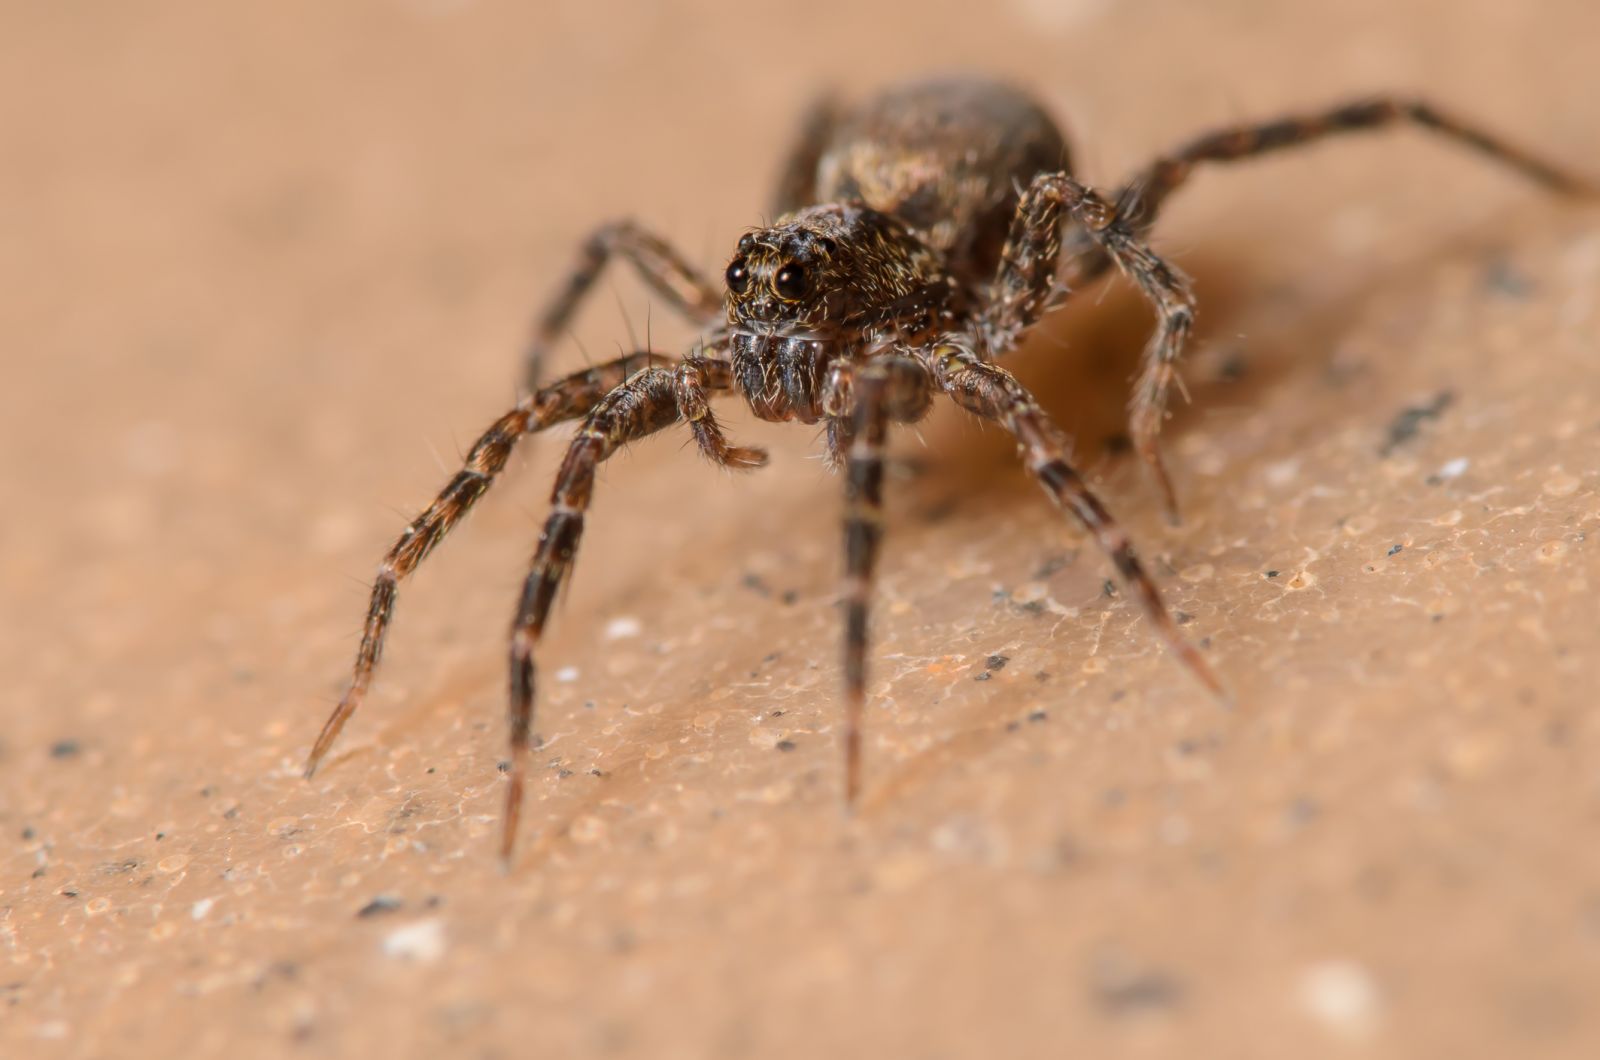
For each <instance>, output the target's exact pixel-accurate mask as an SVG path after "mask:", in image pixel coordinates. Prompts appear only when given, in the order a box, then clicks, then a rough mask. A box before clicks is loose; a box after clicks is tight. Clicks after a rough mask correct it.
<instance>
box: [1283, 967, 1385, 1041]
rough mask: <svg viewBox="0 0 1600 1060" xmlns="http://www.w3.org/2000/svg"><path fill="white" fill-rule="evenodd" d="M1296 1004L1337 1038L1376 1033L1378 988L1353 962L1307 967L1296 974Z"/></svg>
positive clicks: (1378, 1000)
mask: <svg viewBox="0 0 1600 1060" xmlns="http://www.w3.org/2000/svg"><path fill="white" fill-rule="evenodd" d="M1298 1000H1299V1003H1300V1008H1301V1009H1302V1010H1303V1011H1304V1012H1305V1013H1306V1015H1308V1016H1310V1017H1311V1018H1312V1019H1313V1020H1315V1021H1316V1022H1317V1023H1318V1024H1320V1025H1321V1026H1322V1027H1323V1028H1324V1029H1326V1030H1328V1031H1331V1032H1333V1033H1335V1034H1338V1035H1340V1036H1341V1037H1345V1038H1352V1039H1354V1038H1367V1037H1370V1036H1371V1035H1372V1033H1373V1032H1374V1031H1376V1030H1377V1029H1378V1019H1379V1008H1380V1005H1381V999H1380V997H1379V995H1378V985H1377V983H1375V982H1374V981H1373V979H1372V974H1371V973H1370V972H1368V971H1367V969H1366V968H1365V967H1363V966H1362V965H1360V964H1357V963H1356V962H1355V961H1337V960H1336V961H1321V962H1319V963H1317V964H1313V965H1310V966H1309V967H1307V968H1306V969H1305V970H1303V971H1302V972H1301V973H1300V979H1299V986H1298Z"/></svg>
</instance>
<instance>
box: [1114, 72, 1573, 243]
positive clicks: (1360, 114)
mask: <svg viewBox="0 0 1600 1060" xmlns="http://www.w3.org/2000/svg"><path fill="white" fill-rule="evenodd" d="M1399 122H1409V123H1411V124H1414V125H1418V126H1421V127H1422V128H1424V129H1430V130H1432V131H1434V132H1436V133H1439V134H1440V135H1442V136H1444V137H1446V138H1448V139H1451V140H1454V141H1456V142H1457V143H1460V144H1464V145H1466V146H1467V147H1470V148H1472V149H1473V150H1475V151H1478V152H1480V153H1482V154H1484V155H1486V156H1488V157H1489V158H1491V159H1493V160H1495V161H1496V162H1500V163H1503V164H1504V165H1507V166H1510V167H1511V168H1512V169H1515V170H1517V171H1518V172H1520V173H1522V175H1523V176H1526V177H1528V178H1529V179H1531V180H1534V181H1536V182H1538V183H1540V184H1543V185H1544V186H1545V187H1547V188H1549V189H1551V190H1552V191H1556V192H1560V193H1562V194H1564V195H1595V194H1597V193H1600V187H1597V186H1596V185H1595V184H1594V183H1592V182H1590V181H1585V180H1583V179H1582V178H1580V177H1578V176H1576V175H1575V174H1571V173H1567V172H1566V171H1564V170H1563V169H1561V168H1560V167H1558V166H1556V165H1554V164H1553V163H1550V162H1547V161H1545V160H1544V159H1542V158H1539V157H1538V156H1536V155H1533V154H1530V153H1529V152H1527V151H1524V150H1522V149H1521V148H1518V147H1515V146H1513V145H1512V144H1510V143H1508V142H1507V141H1505V140H1503V139H1501V138H1500V137H1498V136H1495V135H1493V134H1491V133H1488V132H1485V131H1483V130H1482V129H1479V128H1477V127H1476V126H1474V125H1469V124H1467V123H1465V122H1462V121H1458V120H1457V119H1455V118H1453V117H1450V116H1449V115H1447V114H1444V113H1442V112H1441V111H1439V110H1438V109H1437V108H1435V107H1433V106H1432V105H1431V104H1428V103H1425V102H1423V101H1421V100H1413V99H1399V98H1395V97H1379V98H1376V99H1364V100H1359V101H1357V102H1354V103H1346V104H1341V105H1339V106H1335V107H1329V108H1327V109H1325V110H1320V111H1316V112H1314V113H1311V114H1305V115H1298V116H1292V117H1287V118H1279V119H1277V120H1274V121H1264V122H1257V123H1251V124H1246V125H1237V126H1232V127H1229V128H1224V129H1219V130H1217V131H1216V132H1212V133H1207V134H1206V135H1204V136H1200V137H1197V138H1195V139H1194V140H1191V141H1189V142H1188V143H1186V144H1184V145H1183V146H1181V147H1179V148H1178V149H1177V150H1176V151H1172V152H1170V153H1169V154H1165V155H1162V156H1161V157H1159V158H1157V159H1156V160H1155V161H1154V162H1152V163H1150V164H1149V165H1148V166H1145V167H1144V168H1143V169H1141V170H1139V172H1138V173H1137V174H1135V176H1134V177H1133V179H1131V180H1129V181H1128V183H1127V184H1125V185H1124V186H1123V188H1122V190H1121V191H1120V192H1119V193H1118V194H1117V207H1118V209H1119V210H1120V211H1121V212H1122V213H1123V215H1124V216H1126V217H1127V218H1128V220H1129V221H1130V222H1132V223H1133V224H1134V225H1136V226H1138V227H1139V228H1145V227H1148V226H1149V225H1150V223H1151V222H1152V221H1154V220H1155V216H1156V213H1157V211H1158V210H1159V209H1160V208H1161V204H1162V203H1163V202H1165V201H1166V199H1167V196H1169V195H1171V194H1172V193H1173V192H1174V191H1176V190H1177V189H1178V188H1179V187H1180V186H1182V185H1183V184H1184V182H1185V181H1187V180H1188V179H1189V178H1190V177H1191V176H1192V175H1193V173H1194V168H1195V166H1196V165H1198V164H1199V163H1202V162H1232V161H1237V160H1240V159H1246V158H1254V157H1255V156H1256V155H1262V154H1267V153H1268V152H1271V151H1280V150H1283V149H1284V148H1289V147H1300V146H1304V145H1307V144H1312V143H1315V142H1316V141H1318V140H1321V139H1324V138H1325V137H1328V136H1333V135H1336V134H1339V133H1349V132H1357V131H1363V130H1368V129H1377V128H1381V127H1383V126H1386V125H1393V124H1396V123H1399Z"/></svg>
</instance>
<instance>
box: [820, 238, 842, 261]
mask: <svg viewBox="0 0 1600 1060" xmlns="http://www.w3.org/2000/svg"><path fill="white" fill-rule="evenodd" d="M817 249H818V250H820V251H822V253H824V254H826V255H827V256H829V257H832V256H833V252H834V251H836V250H838V249H839V244H837V243H835V242H834V241H833V240H831V239H829V238H828V237H827V236H823V237H822V238H821V239H819V240H817Z"/></svg>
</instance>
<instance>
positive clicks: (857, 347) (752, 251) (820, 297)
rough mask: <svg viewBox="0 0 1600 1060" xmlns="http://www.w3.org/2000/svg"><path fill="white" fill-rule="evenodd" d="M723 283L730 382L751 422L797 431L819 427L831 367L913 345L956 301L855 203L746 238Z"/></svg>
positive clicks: (896, 236) (924, 252) (934, 273)
mask: <svg viewBox="0 0 1600 1060" xmlns="http://www.w3.org/2000/svg"><path fill="white" fill-rule="evenodd" d="M723 279H724V282H725V284H726V286H727V292H728V293H727V302H728V347H729V351H730V360H731V362H732V364H733V374H734V378H735V380H737V382H738V385H739V387H740V388H741V389H742V390H743V391H744V393H745V397H746V398H748V399H749V401H750V407H751V408H752V409H753V410H754V411H755V414H756V415H757V416H760V417H761V418H762V419H767V420H786V419H797V420H799V421H800V422H802V423H815V422H817V421H818V420H819V419H821V418H822V417H823V415H824V411H825V408H824V406H825V404H826V401H825V399H826V397H827V396H828V389H829V386H830V380H831V377H832V376H833V373H832V371H831V369H832V368H833V367H835V366H838V365H840V364H841V362H849V361H853V360H859V359H861V358H862V357H863V356H865V355H867V354H868V353H869V352H870V351H872V350H874V349H879V348H883V347H885V346H887V345H890V344H893V343H912V344H917V343H921V342H923V341H925V340H926V339H927V338H928V336H929V335H930V334H932V332H933V330H934V328H935V327H936V326H937V325H938V324H939V323H941V322H943V321H947V320H949V319H950V317H951V315H952V312H953V310H954V308H955V307H956V303H957V297H956V296H957V293H958V292H957V291H956V290H955V288H954V286H953V285H952V284H951V283H950V281H949V280H948V279H947V278H946V277H945V274H944V271H943V263H942V261H941V260H940V257H939V255H938V254H936V253H935V252H933V251H932V250H930V249H929V248H928V247H926V246H924V245H923V243H922V241H921V240H919V239H918V238H917V237H916V235H914V234H913V233H912V232H911V230H910V229H908V228H907V227H906V226H905V225H904V224H902V223H901V222H900V221H898V220H896V219H895V218H894V217H892V216H890V215H889V214H885V213H880V212H879V211H877V210H874V209H872V208H871V207H869V206H867V205H865V204H863V203H859V202H851V203H842V204H836V205H827V206H812V207H809V208H807V209H803V210H800V211H798V212H797V213H795V214H793V215H791V216H789V217H786V218H784V219H783V220H781V221H780V222H779V223H778V224H777V225H774V226H773V227H771V228H763V229H759V230H757V231H753V232H748V233H746V234H745V235H744V236H743V237H742V238H741V239H740V240H739V246H738V249H737V251H736V252H735V256H734V259H733V260H732V261H731V262H730V263H729V264H728V268H727V270H726V271H725V272H724V274H723ZM834 385H837V383H834Z"/></svg>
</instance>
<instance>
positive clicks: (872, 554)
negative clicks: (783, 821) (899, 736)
mask: <svg viewBox="0 0 1600 1060" xmlns="http://www.w3.org/2000/svg"><path fill="white" fill-rule="evenodd" d="M829 398H830V405H831V406H832V407H833V408H834V409H835V410H836V415H831V416H830V418H829V421H828V424H829V431H828V443H829V448H830V460H831V461H833V462H835V463H836V462H837V461H838V460H839V458H840V454H839V453H837V452H833V450H834V448H835V447H843V449H844V452H843V459H844V469H845V473H844V482H845V499H844V554H845V564H844V568H845V569H844V615H845V618H844V704H845V720H844V741H843V742H844V792H845V802H846V804H848V805H854V803H855V801H856V797H857V796H858V795H859V794H860V793H861V715H862V709H863V708H864V707H865V705H866V697H867V608H868V606H869V604H870V601H871V596H872V579H873V574H874V571H875V569H876V567H877V559H878V546H879V544H880V542H881V541H882V539H883V452H884V438H885V436H886V434H887V431H888V425H889V424H890V423H891V422H897V423H910V422H915V421H916V420H919V419H921V418H922V416H923V415H924V414H925V413H926V412H927V411H928V406H929V405H930V404H931V403H932V400H933V380H932V379H931V378H930V377H929V375H928V371H927V369H926V368H924V367H923V365H922V363H921V362H920V361H917V360H915V359H913V358H911V357H907V356H903V355H900V354H887V355H883V356H880V357H877V358H874V359H872V360H869V361H867V362H866V363H865V364H862V365H860V366H857V367H855V368H854V369H853V370H852V371H850V372H849V373H848V375H846V376H844V377H836V378H835V379H834V380H833V381H832V382H831V385H830V387H829ZM844 422H848V424H849V426H848V427H843V426H841V427H840V428H839V429H838V430H835V429H834V428H835V424H836V423H839V424H842V423H844Z"/></svg>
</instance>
